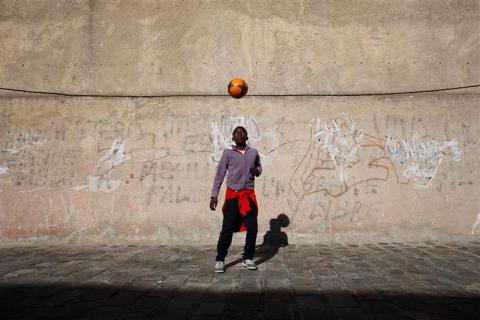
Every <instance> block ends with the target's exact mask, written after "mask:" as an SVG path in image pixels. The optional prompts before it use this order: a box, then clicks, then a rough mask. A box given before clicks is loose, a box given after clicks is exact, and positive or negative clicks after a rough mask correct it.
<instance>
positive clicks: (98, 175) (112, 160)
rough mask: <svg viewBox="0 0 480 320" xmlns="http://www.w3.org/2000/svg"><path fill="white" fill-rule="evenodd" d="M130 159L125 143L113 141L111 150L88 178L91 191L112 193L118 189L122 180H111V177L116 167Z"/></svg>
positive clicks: (98, 162) (100, 160) (99, 161)
mask: <svg viewBox="0 0 480 320" xmlns="http://www.w3.org/2000/svg"><path fill="white" fill-rule="evenodd" d="M128 158H129V157H128V155H127V154H126V153H125V143H124V142H123V141H119V140H116V139H115V140H113V145H112V147H111V148H110V150H109V151H108V152H107V153H105V154H104V155H103V156H102V157H101V158H100V159H99V160H98V161H97V164H96V166H95V170H94V172H93V173H92V174H91V175H89V176H87V182H88V187H89V189H90V191H94V192H96V191H104V192H110V191H113V190H115V189H117V188H118V187H119V186H120V184H121V183H122V180H116V179H110V177H109V175H110V173H111V172H112V170H114V169H115V167H117V166H119V165H120V164H121V163H123V162H124V161H126V160H128Z"/></svg>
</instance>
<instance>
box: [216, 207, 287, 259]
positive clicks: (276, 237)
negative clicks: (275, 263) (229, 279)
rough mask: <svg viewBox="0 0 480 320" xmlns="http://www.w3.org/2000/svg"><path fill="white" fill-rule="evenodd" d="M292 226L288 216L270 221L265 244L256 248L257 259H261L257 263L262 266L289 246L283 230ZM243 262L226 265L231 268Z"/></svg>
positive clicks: (264, 239)
mask: <svg viewBox="0 0 480 320" xmlns="http://www.w3.org/2000/svg"><path fill="white" fill-rule="evenodd" d="M289 224H290V219H289V218H288V216H287V215H286V214H283V213H282V214H279V215H278V217H277V218H276V219H270V230H269V231H267V233H265V235H264V236H263V243H262V244H261V245H258V246H256V248H255V257H260V259H258V260H257V261H255V263H256V264H257V265H260V264H262V263H264V262H266V261H268V260H270V259H271V258H273V257H274V256H275V255H276V254H277V252H278V250H279V249H280V248H282V247H286V246H288V237H287V234H286V233H285V232H283V231H282V230H281V229H282V228H286V227H287V226H288V225H289ZM240 262H242V258H240V259H237V260H235V261H232V262H230V263H228V264H227V265H225V268H230V267H232V266H234V265H236V264H238V263H240Z"/></svg>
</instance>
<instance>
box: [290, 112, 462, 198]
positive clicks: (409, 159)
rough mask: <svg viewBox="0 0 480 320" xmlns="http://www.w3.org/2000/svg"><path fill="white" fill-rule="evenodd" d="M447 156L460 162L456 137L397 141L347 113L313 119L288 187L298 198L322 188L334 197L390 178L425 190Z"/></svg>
mask: <svg viewBox="0 0 480 320" xmlns="http://www.w3.org/2000/svg"><path fill="white" fill-rule="evenodd" d="M446 155H450V156H451V158H452V160H454V161H459V160H460V155H461V151H460V150H458V148H457V142H456V141H455V140H449V139H444V142H443V144H440V143H438V142H436V141H435V140H434V139H432V138H431V137H428V136H427V137H423V138H416V137H414V138H413V139H412V140H411V141H409V140H403V141H401V142H399V143H397V141H396V140H395V138H394V137H391V136H387V137H386V138H384V139H382V138H379V137H375V136H373V135H370V134H368V133H366V132H362V131H361V130H359V129H357V128H356V126H355V123H354V121H353V120H352V119H351V118H350V117H349V116H348V115H346V114H342V115H341V116H340V117H337V118H336V119H335V120H331V121H330V122H329V123H327V122H324V121H322V120H321V119H319V118H318V117H317V118H314V119H312V121H311V122H310V145H309V146H308V149H307V150H306V152H305V155H304V156H303V158H302V159H301V161H300V162H299V164H298V165H297V166H296V167H295V169H294V173H293V175H292V178H291V180H290V190H292V192H293V193H294V195H295V196H296V197H297V198H299V199H302V198H303V197H305V196H308V195H311V194H315V193H318V192H323V193H324V194H325V195H327V196H331V197H334V198H336V197H339V196H341V195H343V194H345V193H346V192H348V191H349V190H351V189H352V188H353V187H355V186H357V185H359V184H363V183H367V182H372V181H384V182H387V181H389V179H392V178H393V179H394V181H396V183H398V184H409V183H410V182H412V183H413V184H414V186H415V187H420V188H427V187H429V186H430V183H431V181H432V179H433V177H434V176H435V175H436V173H437V170H438V167H439V166H440V164H441V162H442V160H443V159H444V157H445V156H446Z"/></svg>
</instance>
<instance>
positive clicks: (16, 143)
mask: <svg viewBox="0 0 480 320" xmlns="http://www.w3.org/2000/svg"><path fill="white" fill-rule="evenodd" d="M45 143H47V139H42V137H40V135H38V134H36V133H32V132H22V133H20V134H19V135H18V136H15V137H14V139H13V142H12V144H11V145H10V146H7V147H5V148H0V152H8V153H13V154H15V153H19V152H22V151H25V150H29V149H31V148H32V145H35V144H45Z"/></svg>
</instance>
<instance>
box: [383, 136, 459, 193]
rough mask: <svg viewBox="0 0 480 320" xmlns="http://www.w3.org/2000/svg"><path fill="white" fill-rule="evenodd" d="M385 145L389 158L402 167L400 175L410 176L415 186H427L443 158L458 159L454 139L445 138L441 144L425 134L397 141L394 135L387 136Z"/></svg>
mask: <svg viewBox="0 0 480 320" xmlns="http://www.w3.org/2000/svg"><path fill="white" fill-rule="evenodd" d="M385 147H386V149H387V150H388V152H389V156H390V158H391V159H393V160H395V161H396V163H397V164H398V165H399V167H401V168H404V169H403V171H401V173H402V175H404V176H405V177H407V178H412V180H413V183H414V185H415V187H417V188H428V187H429V186H430V184H431V181H432V179H433V177H435V175H436V173H437V170H438V167H439V166H440V164H441V162H442V160H443V158H444V157H445V156H446V155H450V156H451V158H452V160H453V161H460V155H461V151H460V150H458V148H457V142H456V141H455V140H449V139H445V140H444V142H443V144H440V143H438V142H437V141H436V140H434V139H433V138H431V137H429V136H426V137H422V138H418V137H413V138H412V139H411V141H409V140H407V139H405V140H402V141H400V142H399V143H397V141H396V139H395V137H391V136H387V137H386V139H385Z"/></svg>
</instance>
